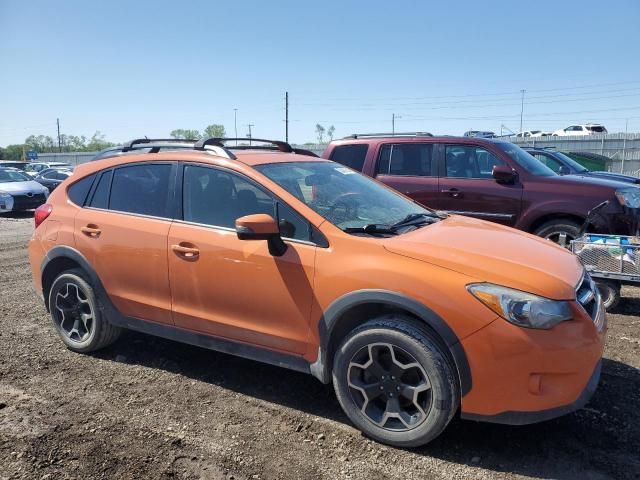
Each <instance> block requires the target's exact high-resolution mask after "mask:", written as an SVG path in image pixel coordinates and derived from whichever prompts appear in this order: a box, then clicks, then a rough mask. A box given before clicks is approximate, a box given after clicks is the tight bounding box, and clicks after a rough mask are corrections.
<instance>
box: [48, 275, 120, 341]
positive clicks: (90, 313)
mask: <svg viewBox="0 0 640 480" xmlns="http://www.w3.org/2000/svg"><path fill="white" fill-rule="evenodd" d="M49 312H50V315H51V320H52V321H53V325H54V327H55V328H56V331H57V332H58V335H59V336H60V338H61V339H62V341H63V342H64V344H65V345H66V346H67V347H68V348H69V349H70V350H73V351H74V352H80V353H88V352H93V351H95V350H99V349H101V348H104V347H106V346H108V345H111V344H112V343H113V342H115V341H116V340H117V338H118V336H119V335H120V332H121V329H120V328H119V327H116V326H114V325H111V324H110V323H109V322H108V321H107V320H106V319H105V318H104V316H103V314H102V309H101V308H99V304H98V299H97V298H96V295H95V293H94V291H93V288H92V287H91V285H90V284H89V282H88V281H87V280H86V279H85V275H84V272H83V271H82V270H79V269H73V270H67V271H66V272H63V273H61V274H60V275H59V276H58V277H57V278H56V279H55V280H54V282H53V284H52V285H51V290H50V291H49Z"/></svg>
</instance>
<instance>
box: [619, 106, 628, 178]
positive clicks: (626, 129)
mask: <svg viewBox="0 0 640 480" xmlns="http://www.w3.org/2000/svg"><path fill="white" fill-rule="evenodd" d="M628 134H629V119H628V118H627V119H625V121H624V141H623V142H622V163H621V164H620V173H624V157H626V156H627V135H628Z"/></svg>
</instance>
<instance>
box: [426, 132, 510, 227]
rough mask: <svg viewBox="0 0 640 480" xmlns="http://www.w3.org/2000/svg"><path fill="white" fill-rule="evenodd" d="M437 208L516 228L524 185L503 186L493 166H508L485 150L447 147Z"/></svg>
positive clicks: (457, 146) (470, 146)
mask: <svg viewBox="0 0 640 480" xmlns="http://www.w3.org/2000/svg"><path fill="white" fill-rule="evenodd" d="M444 157H445V158H444V161H445V168H444V176H443V177H441V178H440V185H439V186H440V196H439V202H438V203H437V207H436V208H438V209H441V210H446V211H448V212H449V213H455V214H460V215H468V216H472V217H476V218H481V219H483V220H490V221H493V222H498V223H502V224H504V225H509V226H513V225H514V224H515V222H516V221H517V219H518V216H519V214H520V208H521V202H522V184H521V183H520V182H518V181H516V183H515V184H513V185H507V184H501V183H498V182H496V181H495V179H494V178H493V176H492V170H493V167H494V166H496V165H506V163H505V162H504V161H502V160H501V159H499V158H498V157H496V156H495V155H494V154H493V153H491V152H489V151H488V150H486V149H485V148H483V147H480V146H475V145H445V155H444Z"/></svg>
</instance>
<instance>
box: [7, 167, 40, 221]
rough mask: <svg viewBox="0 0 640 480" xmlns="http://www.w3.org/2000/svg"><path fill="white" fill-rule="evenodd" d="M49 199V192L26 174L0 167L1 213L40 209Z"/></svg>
mask: <svg viewBox="0 0 640 480" xmlns="http://www.w3.org/2000/svg"><path fill="white" fill-rule="evenodd" d="M48 197H49V190H47V189H46V188H45V187H43V186H42V185H40V184H39V183H38V182H36V181H35V180H33V179H32V178H31V177H30V176H29V175H27V174H26V173H24V172H22V171H20V170H18V169H15V168H2V167H0V213H7V212H15V211H20V210H31V209H34V208H38V207H39V206H40V205H42V204H43V203H44V202H46V200H47V198H48Z"/></svg>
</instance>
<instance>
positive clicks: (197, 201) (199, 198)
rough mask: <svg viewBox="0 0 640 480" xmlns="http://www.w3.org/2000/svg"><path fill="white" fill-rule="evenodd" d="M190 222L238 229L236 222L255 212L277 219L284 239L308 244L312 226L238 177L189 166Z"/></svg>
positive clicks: (186, 210) (185, 195) (186, 205)
mask: <svg viewBox="0 0 640 480" xmlns="http://www.w3.org/2000/svg"><path fill="white" fill-rule="evenodd" d="M182 202H183V218H184V220H185V221H187V222H194V223H201V224H203V225H211V226H215V227H226V228H235V226H236V219H238V218H240V217H244V216H245V215H252V214H255V213H266V214H267V215H270V216H272V217H276V216H277V220H278V224H279V226H280V234H281V235H282V236H283V237H285V238H294V239H297V240H306V241H309V240H310V238H311V230H310V228H311V227H310V224H309V222H308V221H306V220H305V219H304V218H303V217H301V216H300V215H299V214H298V213H297V212H295V211H294V210H293V209H292V208H291V207H289V206H288V205H285V204H283V203H281V202H278V201H276V200H275V199H274V198H273V197H272V196H271V195H270V194H268V193H266V192H265V191H264V190H262V189H261V188H258V187H257V186H255V185H254V184H253V183H251V182H250V181H248V180H246V179H244V178H242V177H241V176H239V175H234V174H231V173H227V172H224V171H221V170H217V169H215V168H210V167H200V166H197V165H186V166H185V167H184V180H183V189H182Z"/></svg>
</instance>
